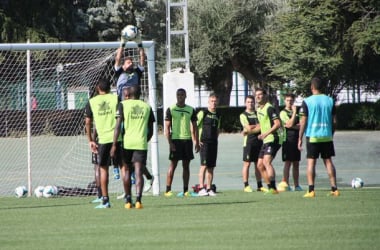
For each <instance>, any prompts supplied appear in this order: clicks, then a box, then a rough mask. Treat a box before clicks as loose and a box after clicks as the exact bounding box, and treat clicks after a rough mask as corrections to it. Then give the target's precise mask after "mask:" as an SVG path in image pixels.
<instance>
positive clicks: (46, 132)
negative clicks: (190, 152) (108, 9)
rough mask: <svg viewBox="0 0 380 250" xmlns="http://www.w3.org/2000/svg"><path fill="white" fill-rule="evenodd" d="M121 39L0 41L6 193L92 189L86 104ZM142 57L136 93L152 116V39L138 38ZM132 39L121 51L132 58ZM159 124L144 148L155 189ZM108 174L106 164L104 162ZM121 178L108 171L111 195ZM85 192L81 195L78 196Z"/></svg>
mask: <svg viewBox="0 0 380 250" xmlns="http://www.w3.org/2000/svg"><path fill="white" fill-rule="evenodd" d="M119 45H120V43H119V42H84V43H22V44H0V65H1V66H0V123H1V124H0V145H1V150H0V183H1V186H2V188H1V189H0V197H1V196H9V195H12V194H13V192H14V189H15V188H16V187H17V186H26V187H27V188H28V191H29V195H31V194H32V193H33V190H34V189H35V188H36V187H37V186H47V185H54V186H58V187H67V188H69V189H72V192H71V193H70V194H69V195H76V193H75V192H76V191H77V195H83V190H85V191H86V190H89V189H91V188H93V184H92V182H93V181H94V167H93V165H92V163H91V152H90V149H89V146H88V142H87V139H86V136H85V128H84V107H85V105H86V104H87V102H88V99H89V98H90V97H91V96H92V94H93V92H94V86H95V84H96V83H97V80H98V79H99V78H101V77H106V78H107V79H111V82H112V88H113V89H115V88H116V81H117V79H116V78H115V72H114V70H113V65H114V58H115V54H116V49H117V48H118V47H119ZM142 45H143V48H144V50H145V53H146V56H147V63H146V70H145V73H144V75H143V78H142V81H141V89H142V98H143V99H144V100H145V101H147V102H149V104H150V105H151V107H152V109H153V112H154V114H155V117H156V120H157V106H156V91H157V88H156V81H155V64H154V60H155V58H154V42H152V41H143V42H142ZM137 48H138V47H137V44H136V43H135V42H127V43H126V46H125V55H126V56H130V57H132V58H133V60H134V61H135V64H137V62H138V55H139V53H138V50H137ZM157 132H158V130H157V123H155V125H154V134H153V137H152V139H151V142H150V148H149V150H148V153H149V156H150V157H149V159H148V162H147V164H148V169H149V168H150V169H151V171H152V175H153V176H154V178H155V181H154V183H153V188H152V190H153V191H152V192H153V195H159V191H160V190H159V166H158V136H157ZM110 169H111V171H110V172H111V173H112V167H110ZM122 187H123V186H122V182H121V180H114V179H113V176H112V174H110V182H109V191H110V193H122V192H124V191H123V188H122ZM84 195H85V194H84Z"/></svg>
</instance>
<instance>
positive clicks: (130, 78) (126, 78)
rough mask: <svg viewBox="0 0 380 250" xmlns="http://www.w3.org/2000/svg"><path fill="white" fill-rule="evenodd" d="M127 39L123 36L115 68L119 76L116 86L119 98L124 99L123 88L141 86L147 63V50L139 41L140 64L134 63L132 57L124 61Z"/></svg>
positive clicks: (117, 52)
mask: <svg viewBox="0 0 380 250" xmlns="http://www.w3.org/2000/svg"><path fill="white" fill-rule="evenodd" d="M124 46H125V40H124V38H123V37H122V41H121V44H120V47H119V48H118V49H117V51H116V56H115V65H114V69H115V72H116V76H117V77H118V79H117V83H116V88H117V94H118V96H119V100H123V98H124V97H123V88H125V87H128V86H140V84H141V77H142V74H143V72H144V65H145V52H144V49H143V48H142V45H141V44H140V43H139V49H138V50H139V64H138V65H137V67H134V65H133V59H132V57H126V58H124V62H123V61H122V56H123V53H124Z"/></svg>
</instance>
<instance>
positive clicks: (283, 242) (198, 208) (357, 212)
mask: <svg viewBox="0 0 380 250" xmlns="http://www.w3.org/2000/svg"><path fill="white" fill-rule="evenodd" d="M379 191H380V190H379V189H366V188H363V189H360V190H352V189H348V188H347V189H342V190H341V196H340V197H327V196H326V194H327V193H328V190H316V194H317V197H316V198H314V199H306V198H303V197H302V196H303V194H304V193H303V192H283V193H280V194H279V195H264V194H263V193H258V192H254V193H243V192H242V191H224V192H221V193H218V195H217V196H216V197H186V198H177V197H173V198H167V197H164V196H159V197H151V196H144V197H143V204H144V209H142V210H136V209H131V210H126V209H124V204H123V201H122V200H116V199H115V197H114V196H111V203H112V208H110V209H94V206H95V205H94V204H90V203H89V202H90V201H91V200H92V198H93V197H86V198H52V199H44V198H40V199H38V198H34V197H31V198H22V199H17V198H12V197H8V198H2V199H1V203H0V221H1V227H2V230H1V231H0V249H132V248H134V249H139V250H140V249H261V250H265V249H345V250H347V249H378V248H379V245H380V238H379V235H380V213H379V207H380V199H379V198H380V195H379Z"/></svg>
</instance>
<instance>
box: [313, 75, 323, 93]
mask: <svg viewBox="0 0 380 250" xmlns="http://www.w3.org/2000/svg"><path fill="white" fill-rule="evenodd" d="M311 85H312V86H313V87H314V88H315V89H316V90H319V91H321V90H322V88H323V87H324V86H323V83H322V81H321V79H320V78H319V77H313V78H312V79H311Z"/></svg>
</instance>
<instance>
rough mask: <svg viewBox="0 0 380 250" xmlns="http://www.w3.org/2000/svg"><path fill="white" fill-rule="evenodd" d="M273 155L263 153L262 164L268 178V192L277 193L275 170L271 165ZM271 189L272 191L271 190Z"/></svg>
mask: <svg viewBox="0 0 380 250" xmlns="http://www.w3.org/2000/svg"><path fill="white" fill-rule="evenodd" d="M272 160H273V157H272V155H270V154H265V155H264V157H263V165H264V168H265V172H266V173H267V176H268V180H269V186H268V187H269V190H268V191H270V192H273V193H277V192H276V191H277V188H276V172H275V170H274V168H273V165H272ZM272 190H273V191H272Z"/></svg>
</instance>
